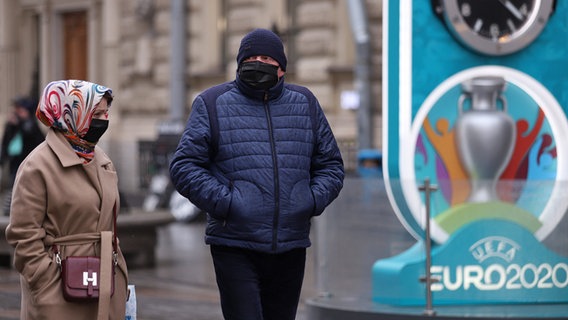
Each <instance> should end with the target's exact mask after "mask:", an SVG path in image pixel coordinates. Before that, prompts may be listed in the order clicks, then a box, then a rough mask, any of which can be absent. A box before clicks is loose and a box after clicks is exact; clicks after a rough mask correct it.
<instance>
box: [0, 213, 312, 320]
mask: <svg viewBox="0 0 568 320" xmlns="http://www.w3.org/2000/svg"><path fill="white" fill-rule="evenodd" d="M204 228H205V222H204V221H203V219H202V220H200V221H196V222H194V223H178V222H175V223H171V224H169V225H167V226H163V227H160V228H159V230H158V247H157V249H156V259H157V260H156V266H155V267H153V268H141V269H132V268H131V269H130V270H129V282H130V284H133V285H135V287H136V298H137V307H138V308H137V319H138V320H158V319H159V320H163V319H188V320H222V319H223V316H222V314H221V308H220V305H219V294H218V291H217V286H216V283H215V274H214V270H213V263H212V260H211V257H210V254H209V247H208V246H206V245H205V244H204V241H203V236H204ZM308 252H309V253H308V255H311V254H310V252H311V251H310V250H308ZM311 270H312V268H311V258H309V257H308V263H307V267H306V279H305V282H304V287H305V289H304V290H303V293H302V302H301V305H300V308H299V312H298V316H297V318H296V319H297V320H307V318H306V306H305V303H304V302H305V300H306V298H307V297H312V296H313V294H314V293H313V289H312V288H313V281H312V279H313V277H312V272H311ZM19 310H20V286H19V276H18V274H17V272H16V271H14V270H13V269H8V268H6V267H0V320H15V319H19Z"/></svg>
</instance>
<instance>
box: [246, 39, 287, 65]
mask: <svg viewBox="0 0 568 320" xmlns="http://www.w3.org/2000/svg"><path fill="white" fill-rule="evenodd" d="M261 55H262V56H269V57H271V58H272V59H274V60H276V61H278V64H279V65H280V68H282V70H283V71H286V64H287V60H286V54H285V53H284V45H283V44H282V40H280V38H279V37H278V36H277V35H276V34H275V33H274V32H272V31H270V30H266V29H254V30H253V31H251V32H249V33H248V34H247V35H246V36H244V38H243V39H242V40H241V46H240V47H239V53H238V54H237V65H238V66H240V65H241V63H242V62H243V60H245V59H246V58H248V57H252V56H261Z"/></svg>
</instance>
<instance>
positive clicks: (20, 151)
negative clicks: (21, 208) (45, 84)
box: [0, 97, 45, 215]
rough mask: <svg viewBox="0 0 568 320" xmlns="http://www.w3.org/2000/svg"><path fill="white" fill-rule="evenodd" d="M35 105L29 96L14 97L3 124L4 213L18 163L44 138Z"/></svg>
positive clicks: (8, 205) (1, 157)
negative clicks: (5, 168)
mask: <svg viewBox="0 0 568 320" xmlns="http://www.w3.org/2000/svg"><path fill="white" fill-rule="evenodd" d="M36 107H37V103H36V102H35V101H33V100H32V99H30V98H26V97H19V98H16V99H14V101H13V110H12V113H11V114H10V115H8V120H7V121H6V125H5V126H4V134H3V136H2V148H1V149H0V165H1V166H2V167H3V166H6V165H7V166H8V168H7V172H8V177H3V179H2V180H3V181H2V184H3V186H2V187H3V188H5V189H6V190H7V193H6V198H5V199H4V203H3V211H4V214H5V215H8V214H9V213H10V200H11V197H12V195H11V188H12V184H13V183H14V178H15V177H16V171H18V167H19V166H20V163H22V161H23V160H24V159H25V158H26V157H27V156H28V154H29V153H30V152H31V151H32V150H33V149H34V148H35V147H37V146H38V145H39V144H40V143H41V142H42V141H43V140H44V138H45V136H44V134H43V132H42V131H41V130H40V128H39V126H38V123H37V121H36V118H35V110H36Z"/></svg>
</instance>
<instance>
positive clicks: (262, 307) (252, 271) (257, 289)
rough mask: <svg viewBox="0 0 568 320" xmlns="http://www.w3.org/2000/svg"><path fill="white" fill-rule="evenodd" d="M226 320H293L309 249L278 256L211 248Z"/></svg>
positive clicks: (239, 249) (220, 247)
mask: <svg viewBox="0 0 568 320" xmlns="http://www.w3.org/2000/svg"><path fill="white" fill-rule="evenodd" d="M211 255H212V257H213V264H214V266H215V274H216V277H217V285H218V287H219V292H220V295H221V308H222V309H223V316H224V317H225V319H226V320H294V319H295V318H296V311H297V309H298V302H299V300H300V292H301V289H302V281H303V279H304V269H305V264H306V249H305V248H300V249H294V250H291V251H287V252H284V253H279V254H270V253H263V252H257V251H252V250H247V249H241V248H233V247H225V246H216V245H211Z"/></svg>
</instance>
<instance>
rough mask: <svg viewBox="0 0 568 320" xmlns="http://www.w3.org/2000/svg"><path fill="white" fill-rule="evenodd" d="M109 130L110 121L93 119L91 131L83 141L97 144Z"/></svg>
mask: <svg viewBox="0 0 568 320" xmlns="http://www.w3.org/2000/svg"><path fill="white" fill-rule="evenodd" d="M107 128H108V120H102V119H93V120H91V125H90V126H89V130H88V131H87V133H85V136H84V137H83V140H85V141H88V142H90V143H97V142H98V141H99V139H100V138H101V137H102V136H103V134H104V133H105V131H106V130H107Z"/></svg>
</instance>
